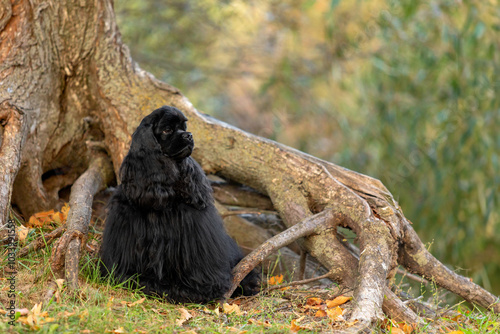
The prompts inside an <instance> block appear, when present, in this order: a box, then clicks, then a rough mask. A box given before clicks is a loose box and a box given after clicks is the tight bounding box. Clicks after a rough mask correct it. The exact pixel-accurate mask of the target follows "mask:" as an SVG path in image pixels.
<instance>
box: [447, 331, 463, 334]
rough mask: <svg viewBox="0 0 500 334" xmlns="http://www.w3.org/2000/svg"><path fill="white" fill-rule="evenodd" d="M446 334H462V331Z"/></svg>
mask: <svg viewBox="0 0 500 334" xmlns="http://www.w3.org/2000/svg"><path fill="white" fill-rule="evenodd" d="M446 334H464V332H462V331H451V332H448V333H446Z"/></svg>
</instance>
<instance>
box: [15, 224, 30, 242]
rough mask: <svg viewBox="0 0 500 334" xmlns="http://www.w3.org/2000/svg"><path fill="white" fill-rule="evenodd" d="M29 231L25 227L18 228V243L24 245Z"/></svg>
mask: <svg viewBox="0 0 500 334" xmlns="http://www.w3.org/2000/svg"><path fill="white" fill-rule="evenodd" d="M29 231H30V229H29V228H27V227H24V226H23V225H21V226H19V227H18V228H17V229H16V232H17V239H18V241H19V243H21V244H24V242H25V241H26V237H27V236H28V233H29Z"/></svg>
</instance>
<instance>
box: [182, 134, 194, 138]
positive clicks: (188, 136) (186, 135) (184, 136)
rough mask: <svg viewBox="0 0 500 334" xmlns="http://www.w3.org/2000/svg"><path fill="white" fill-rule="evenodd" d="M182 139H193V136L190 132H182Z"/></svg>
mask: <svg viewBox="0 0 500 334" xmlns="http://www.w3.org/2000/svg"><path fill="white" fill-rule="evenodd" d="M182 139H193V135H192V134H191V132H184V133H183V134H182Z"/></svg>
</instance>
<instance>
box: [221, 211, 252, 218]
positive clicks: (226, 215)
mask: <svg viewBox="0 0 500 334" xmlns="http://www.w3.org/2000/svg"><path fill="white" fill-rule="evenodd" d="M261 213H262V212H260V211H257V210H234V211H227V212H224V213H223V214H222V215H221V217H222V219H224V218H226V217H229V216H238V215H246V214H249V215H260V214H261Z"/></svg>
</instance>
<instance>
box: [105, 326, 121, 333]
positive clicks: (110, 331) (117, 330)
mask: <svg viewBox="0 0 500 334" xmlns="http://www.w3.org/2000/svg"><path fill="white" fill-rule="evenodd" d="M105 333H114V334H122V333H126V332H125V329H123V327H120V328H117V329H113V330H109V329H106V331H105Z"/></svg>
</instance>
